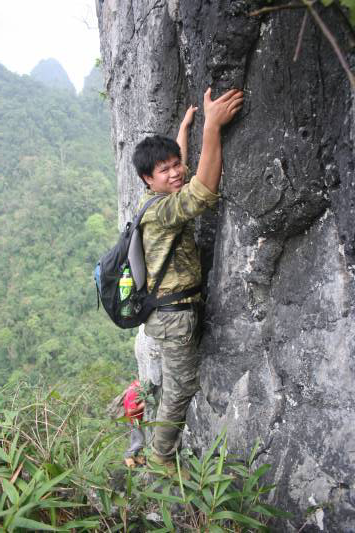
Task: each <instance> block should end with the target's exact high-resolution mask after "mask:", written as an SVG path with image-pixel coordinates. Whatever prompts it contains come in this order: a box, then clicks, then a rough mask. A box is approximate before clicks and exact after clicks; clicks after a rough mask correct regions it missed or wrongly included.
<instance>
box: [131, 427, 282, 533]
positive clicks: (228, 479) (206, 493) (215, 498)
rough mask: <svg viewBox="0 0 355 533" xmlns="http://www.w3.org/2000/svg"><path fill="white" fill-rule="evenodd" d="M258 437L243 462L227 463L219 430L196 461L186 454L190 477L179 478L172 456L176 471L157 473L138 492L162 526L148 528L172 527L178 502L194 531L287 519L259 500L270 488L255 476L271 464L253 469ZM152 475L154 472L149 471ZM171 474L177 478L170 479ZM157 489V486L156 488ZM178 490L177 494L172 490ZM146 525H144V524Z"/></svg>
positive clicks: (244, 528) (223, 435)
mask: <svg viewBox="0 0 355 533" xmlns="http://www.w3.org/2000/svg"><path fill="white" fill-rule="evenodd" d="M260 442H261V441H260V439H257V441H256V443H255V445H254V446H253V448H252V450H251V452H250V455H249V457H248V458H247V460H246V463H245V464H243V463H241V462H238V461H236V462H233V459H232V456H228V453H227V437H226V430H224V431H223V432H222V433H221V435H219V437H217V439H216V440H215V441H214V442H213V444H212V445H211V447H210V449H209V450H208V451H207V452H206V454H205V455H204V457H203V458H202V459H201V460H198V459H197V457H195V456H193V455H192V456H189V457H188V459H187V461H188V466H189V468H188V470H189V473H190V474H191V476H192V477H193V480H191V479H184V477H183V476H182V474H181V472H182V471H181V469H180V462H179V459H178V458H177V467H178V476H174V478H173V479H167V478H166V477H165V476H163V474H161V477H160V480H159V481H156V482H155V484H154V486H155V487H156V489H155V490H154V491H153V490H149V489H148V490H142V492H141V494H142V495H143V496H144V497H145V498H148V499H149V500H150V499H154V500H157V501H158V502H160V507H161V512H162V516H163V521H164V525H165V528H163V529H156V530H154V531H173V529H172V526H173V525H174V524H173V518H174V517H173V515H172V513H171V512H170V513H169V512H168V511H169V506H170V511H171V509H172V507H171V506H172V505H177V504H178V505H180V506H183V508H184V513H185V515H186V516H187V517H188V518H187V523H188V524H190V525H192V524H193V528H194V530H197V531H201V532H202V531H210V532H216V533H219V532H221V531H226V529H227V526H228V527H229V526H230V523H232V524H233V525H234V524H235V525H239V526H240V527H241V529H242V531H247V530H248V531H249V530H251V529H252V530H257V531H264V532H267V531H269V530H268V527H267V520H268V519H269V518H271V517H278V518H289V517H290V515H289V514H288V513H285V512H283V511H280V510H279V509H275V508H274V507H273V506H271V505H268V504H266V503H264V502H263V501H262V497H263V494H267V493H268V492H270V490H272V489H273V488H274V486H273V485H263V484H262V483H261V479H262V478H263V476H264V475H265V474H266V473H267V472H268V471H269V470H270V468H271V465H268V464H264V465H260V466H259V467H258V468H254V466H253V465H254V463H255V461H256V457H257V456H258V450H259V447H260ZM154 473H155V475H156V476H159V471H158V470H154ZM175 478H177V479H175ZM158 489H159V490H158ZM177 492H180V496H178V495H177ZM149 530H150V529H149Z"/></svg>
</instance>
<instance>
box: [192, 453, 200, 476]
mask: <svg viewBox="0 0 355 533" xmlns="http://www.w3.org/2000/svg"><path fill="white" fill-rule="evenodd" d="M189 462H190V463H191V464H192V466H193V467H194V469H195V470H196V472H199V473H201V471H202V465H201V463H200V461H199V460H198V459H197V458H196V457H195V456H193V457H189Z"/></svg>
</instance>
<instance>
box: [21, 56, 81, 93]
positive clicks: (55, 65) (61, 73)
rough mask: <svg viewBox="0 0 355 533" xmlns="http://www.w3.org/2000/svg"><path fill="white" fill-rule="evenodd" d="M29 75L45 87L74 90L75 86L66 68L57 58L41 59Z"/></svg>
mask: <svg viewBox="0 0 355 533" xmlns="http://www.w3.org/2000/svg"><path fill="white" fill-rule="evenodd" d="M31 77H32V78H33V79H35V80H36V81H39V82H41V83H43V84H44V85H46V86H47V87H52V88H54V89H65V90H68V91H70V92H75V87H74V85H73V84H72V82H71V81H70V78H69V76H68V74H67V72H66V70H65V69H64V68H63V67H62V65H61V64H60V63H59V61H58V60H57V59H54V58H49V59H41V61H40V62H39V63H38V64H37V65H36V66H35V67H34V69H33V70H32V71H31Z"/></svg>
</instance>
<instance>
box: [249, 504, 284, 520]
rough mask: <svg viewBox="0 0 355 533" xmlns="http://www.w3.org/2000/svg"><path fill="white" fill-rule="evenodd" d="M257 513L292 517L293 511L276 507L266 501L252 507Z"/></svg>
mask: <svg viewBox="0 0 355 533" xmlns="http://www.w3.org/2000/svg"><path fill="white" fill-rule="evenodd" d="M251 510H252V511H253V512H255V513H260V514H265V515H266V516H278V517H280V518H292V517H293V515H292V513H288V512H287V511H282V509H276V507H273V506H272V505H268V504H266V503H263V504H260V503H259V504H258V505H255V506H254V507H253V508H252V509H251Z"/></svg>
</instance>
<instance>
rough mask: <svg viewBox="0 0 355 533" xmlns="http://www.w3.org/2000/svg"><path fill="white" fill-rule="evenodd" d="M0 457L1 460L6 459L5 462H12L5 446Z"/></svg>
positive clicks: (0, 449) (1, 449)
mask: <svg viewBox="0 0 355 533" xmlns="http://www.w3.org/2000/svg"><path fill="white" fill-rule="evenodd" d="M0 459H1V461H4V463H8V464H10V463H11V461H10V457H9V456H8V455H7V453H6V452H5V450H4V449H3V448H0Z"/></svg>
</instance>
